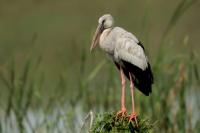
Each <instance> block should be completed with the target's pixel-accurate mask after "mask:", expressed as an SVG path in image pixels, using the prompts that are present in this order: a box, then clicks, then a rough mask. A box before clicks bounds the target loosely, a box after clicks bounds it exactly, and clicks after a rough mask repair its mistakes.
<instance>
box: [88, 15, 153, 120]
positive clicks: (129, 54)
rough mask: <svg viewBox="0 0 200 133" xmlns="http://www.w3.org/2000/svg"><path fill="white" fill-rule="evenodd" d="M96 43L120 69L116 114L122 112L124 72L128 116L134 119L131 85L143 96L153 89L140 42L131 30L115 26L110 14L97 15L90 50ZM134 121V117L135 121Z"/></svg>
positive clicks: (150, 73)
mask: <svg viewBox="0 0 200 133" xmlns="http://www.w3.org/2000/svg"><path fill="white" fill-rule="evenodd" d="M97 44H99V45H100V48H101V49H102V50H103V51H105V52H106V53H107V54H108V55H109V57H111V59H112V60H113V62H114V63H115V65H116V66H117V68H118V69H119V70H120V74H121V80H122V97H121V110H120V111H119V112H118V114H117V115H119V114H121V115H125V113H126V107H125V76H126V77H127V78H128V79H129V80H130V88H131V96H132V113H131V115H130V120H132V119H133V118H134V119H135V120H136V113H135V108H134V85H135V86H136V87H137V88H138V89H139V90H140V91H141V92H142V93H143V94H145V95H146V96H148V95H149V94H150V93H151V91H152V84H153V74H152V71H151V66H150V64H149V61H148V58H147V56H146V55H145V50H144V47H143V45H142V43H141V42H140V41H139V40H138V39H137V38H136V37H135V36H134V35H133V34H132V33H130V32H128V31H126V30H124V29H123V28H121V27H114V19H113V17H112V16H111V15H110V14H105V15H103V16H102V17H100V18H99V21H98V27H97V29H96V32H95V35H94V37H93V40H92V44H91V48H90V50H91V51H92V50H93V49H94V48H95V47H96V46H97ZM136 122H137V121H136Z"/></svg>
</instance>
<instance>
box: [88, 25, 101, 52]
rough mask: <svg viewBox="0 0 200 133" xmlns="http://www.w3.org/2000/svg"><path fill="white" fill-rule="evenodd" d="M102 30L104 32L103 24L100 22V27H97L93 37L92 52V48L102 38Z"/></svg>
mask: <svg viewBox="0 0 200 133" xmlns="http://www.w3.org/2000/svg"><path fill="white" fill-rule="evenodd" d="M102 32H103V25H102V24H99V25H98V27H97V29H96V32H95V34H94V36H93V39H92V44H91V47H90V52H92V50H93V49H94V48H95V47H96V46H97V44H98V43H99V39H100V36H101V33H102Z"/></svg>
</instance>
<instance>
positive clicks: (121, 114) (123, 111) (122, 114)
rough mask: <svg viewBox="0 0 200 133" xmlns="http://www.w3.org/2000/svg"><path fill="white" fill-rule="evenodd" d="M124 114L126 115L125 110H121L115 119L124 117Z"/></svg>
mask: <svg viewBox="0 0 200 133" xmlns="http://www.w3.org/2000/svg"><path fill="white" fill-rule="evenodd" d="M126 114H127V112H126V108H121V110H120V111H118V112H117V115H116V118H117V117H125V116H126Z"/></svg>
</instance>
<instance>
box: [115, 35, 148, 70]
mask: <svg viewBox="0 0 200 133" xmlns="http://www.w3.org/2000/svg"><path fill="white" fill-rule="evenodd" d="M133 37H134V38H133ZM133 37H131V35H130V33H128V36H127V37H126V36H122V37H119V38H118V40H117V43H116V47H115V52H114V54H115V57H116V58H118V59H122V60H124V61H127V62H129V63H131V64H133V65H135V66H137V67H139V68H140V69H142V70H145V69H146V68H147V67H148V61H147V57H146V55H145V53H144V49H143V48H142V47H141V46H140V45H138V43H139V41H137V40H136V39H135V36H133Z"/></svg>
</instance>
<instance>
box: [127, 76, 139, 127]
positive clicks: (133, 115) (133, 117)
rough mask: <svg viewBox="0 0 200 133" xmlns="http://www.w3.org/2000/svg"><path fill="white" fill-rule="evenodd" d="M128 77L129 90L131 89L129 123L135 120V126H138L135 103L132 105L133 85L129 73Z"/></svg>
mask: <svg viewBox="0 0 200 133" xmlns="http://www.w3.org/2000/svg"><path fill="white" fill-rule="evenodd" d="M129 77H130V89H131V98H132V99H131V100H132V113H131V115H130V118H129V121H131V120H132V119H134V120H135V122H136V125H137V126H138V122H137V115H136V113H135V103H134V84H133V79H132V76H131V74H130V73H129Z"/></svg>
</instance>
